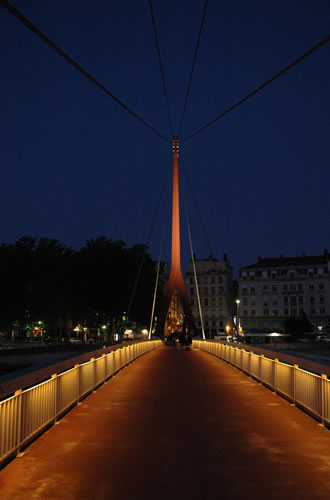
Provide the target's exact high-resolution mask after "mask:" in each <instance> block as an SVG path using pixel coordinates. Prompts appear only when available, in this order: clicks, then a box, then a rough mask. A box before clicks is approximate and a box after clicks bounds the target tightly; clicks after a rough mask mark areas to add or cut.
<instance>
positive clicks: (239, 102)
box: [181, 35, 330, 143]
mask: <svg viewBox="0 0 330 500" xmlns="http://www.w3.org/2000/svg"><path fill="white" fill-rule="evenodd" d="M329 41H330V35H327V36H326V37H325V38H323V39H322V40H321V41H320V42H318V43H317V44H315V45H314V46H313V47H312V48H310V49H309V50H307V52H305V53H304V54H302V55H301V56H300V57H298V59H295V60H294V61H293V62H292V63H290V64H288V66H285V68H283V69H282V70H281V71H279V72H278V73H276V74H275V75H274V76H272V77H271V78H269V80H266V81H265V82H264V83H263V84H262V85H260V86H259V87H257V88H256V89H255V90H253V92H250V93H249V94H248V95H246V96H245V97H243V99H241V100H240V101H238V102H237V103H236V104H234V105H233V106H230V108H227V109H226V110H225V111H223V112H222V113H220V115H218V116H216V117H215V118H214V119H213V120H211V121H210V122H208V123H206V124H205V125H204V126H203V127H201V128H199V129H198V130H196V132H194V133H193V134H191V135H189V136H188V137H185V138H184V139H183V141H181V142H182V143H183V142H186V141H188V140H189V139H191V138H192V137H195V135H197V134H199V133H200V132H202V131H203V130H205V129H206V128H207V127H209V126H210V125H213V123H215V122H216V121H218V120H220V118H223V117H224V116H225V115H227V114H228V113H230V112H231V111H233V110H234V109H235V108H237V107H238V106H240V105H241V104H243V103H244V102H245V101H247V100H248V99H250V98H251V97H253V96H254V95H256V94H257V93H258V92H260V91H261V90H263V89H264V88H265V87H267V86H268V85H270V84H271V83H272V82H273V81H275V80H277V78H280V77H281V76H282V75H284V73H286V72H287V71H289V70H290V69H292V68H293V67H294V66H296V65H297V64H299V63H301V62H302V61H304V60H305V59H307V57H309V56H311V55H312V54H313V53H314V52H316V51H317V50H319V49H320V48H321V47H323V45H325V44H326V43H328V42H329Z"/></svg>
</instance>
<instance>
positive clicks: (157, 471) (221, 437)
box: [0, 347, 330, 500]
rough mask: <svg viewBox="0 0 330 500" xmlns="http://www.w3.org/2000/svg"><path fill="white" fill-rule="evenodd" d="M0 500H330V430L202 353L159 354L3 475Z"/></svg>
mask: <svg viewBox="0 0 330 500" xmlns="http://www.w3.org/2000/svg"><path fill="white" fill-rule="evenodd" d="M0 498H1V500H7V499H8V500H9V499H11V500H13V499H23V498H24V499H29V500H30V499H47V500H55V499H59V500H62V499H63V500H66V499H70V500H79V499H93V500H101V499H110V500H124V499H125V500H128V499H139V500H140V499H141V500H142V499H143V500H144V499H153V500H158V499H168V500H172V499H180V500H185V499H194V500H203V499H205V500H208V499H217V500H219V499H224V500H226V499H232V498H234V499H236V498H237V499H246V498H254V499H256V498H257V499H289V498H290V499H292V498H295V499H306V500H307V499H309V500H314V499H328V498H330V431H328V430H326V429H325V428H323V427H321V426H319V425H318V423H317V422H316V421H314V420H313V419H312V418H311V417H309V416H307V415H305V414H304V413H302V412H301V411H300V410H298V409H297V408H295V407H293V406H291V405H290V404H289V403H288V402H286V401H284V400H283V399H281V398H280V397H278V396H276V395H274V394H272V392H271V391H269V390H267V389H265V388H264V387H263V386H261V385H259V384H258V383H257V382H255V381H253V380H252V379H249V378H248V377H247V376H246V375H243V374H241V373H240V372H238V371H236V370H235V369H234V368H232V367H231V366H228V365H227V364H225V363H224V362H222V361H219V360H218V359H216V358H214V357H212V356H210V355H209V354H206V353H203V352H200V351H197V350H193V351H191V352H185V351H177V350H175V349H174V348H170V347H168V348H160V349H158V350H155V351H153V352H151V353H149V354H147V355H145V356H143V357H142V358H141V359H140V360H138V361H136V362H134V363H133V364H131V365H130V366H129V367H128V368H126V369H125V370H123V371H122V372H121V373H120V374H118V375H117V376H115V377H114V378H113V379H111V380H110V381H109V382H108V383H107V384H106V385H104V386H103V387H101V388H100V389H99V390H98V391H97V392H96V393H94V394H92V395H91V396H90V397H89V398H87V399H86V400H84V401H83V402H82V404H80V405H79V406H77V407H76V408H74V409H73V410H72V411H71V412H70V413H69V414H67V415H66V416H65V417H64V418H63V419H62V420H61V421H60V422H59V423H58V424H57V425H55V426H53V427H52V428H51V429H50V430H49V431H48V432H46V433H45V434H44V435H43V436H42V437H40V438H39V439H38V440H37V441H35V442H34V443H33V444H32V445H31V446H30V447H28V448H27V449H26V450H25V454H24V455H23V457H22V458H16V459H15V460H13V461H12V462H11V463H10V464H9V465H8V466H7V467H6V468H4V469H3V470H2V471H0Z"/></svg>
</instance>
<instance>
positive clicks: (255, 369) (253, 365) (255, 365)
mask: <svg viewBox="0 0 330 500" xmlns="http://www.w3.org/2000/svg"><path fill="white" fill-rule="evenodd" d="M259 360H260V356H258V355H256V354H253V356H251V360H250V370H251V372H250V373H251V375H253V376H254V377H255V378H257V379H260V369H259V363H260V361H259Z"/></svg>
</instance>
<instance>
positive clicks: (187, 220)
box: [183, 191, 205, 340]
mask: <svg viewBox="0 0 330 500" xmlns="http://www.w3.org/2000/svg"><path fill="white" fill-rule="evenodd" d="M183 203H184V211H185V215H186V222H187V229H188V237H189V245H190V253H191V261H192V265H193V270H194V278H195V288H196V295H197V302H198V309H199V317H200V319H201V328H202V337H203V340H205V331H204V321H203V314H202V307H201V301H200V296H199V288H198V281H197V273H196V266H195V257H194V251H193V246H192V241H191V232H190V223H189V218H188V210H187V205H186V198H185V195H184V191H183Z"/></svg>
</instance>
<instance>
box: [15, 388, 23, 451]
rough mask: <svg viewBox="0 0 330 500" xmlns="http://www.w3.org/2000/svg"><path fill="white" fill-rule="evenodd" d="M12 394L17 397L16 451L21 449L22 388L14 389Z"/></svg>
mask: <svg viewBox="0 0 330 500" xmlns="http://www.w3.org/2000/svg"><path fill="white" fill-rule="evenodd" d="M14 396H15V397H17V399H18V401H17V423H16V425H17V446H18V449H17V452H19V451H20V449H21V433H22V389H18V390H17V391H15V393H14Z"/></svg>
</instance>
